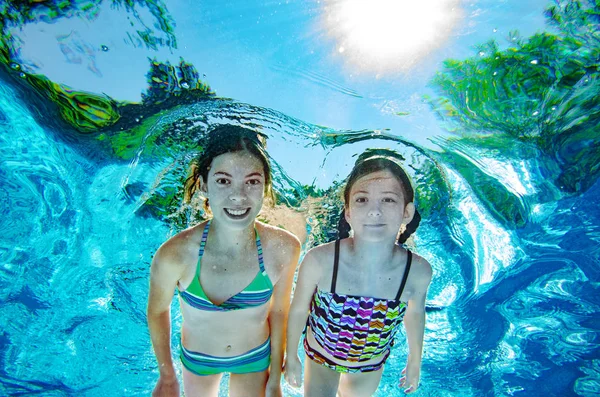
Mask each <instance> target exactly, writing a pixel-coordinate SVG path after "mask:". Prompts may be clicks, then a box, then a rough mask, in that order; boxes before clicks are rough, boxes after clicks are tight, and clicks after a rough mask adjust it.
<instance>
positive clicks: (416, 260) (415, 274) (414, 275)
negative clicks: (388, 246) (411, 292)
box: [402, 248, 433, 288]
mask: <svg viewBox="0 0 600 397" xmlns="http://www.w3.org/2000/svg"><path fill="white" fill-rule="evenodd" d="M402 249H404V248H402ZM407 251H408V250H407ZM411 253H412V264H411V267H410V273H409V279H410V280H411V281H412V282H414V283H415V284H417V285H422V286H424V287H425V288H426V287H427V286H429V283H430V282H431V278H432V276H433V270H432V268H431V264H429V262H428V261H427V259H425V258H423V257H422V256H421V255H419V254H416V253H414V252H413V251H411Z"/></svg>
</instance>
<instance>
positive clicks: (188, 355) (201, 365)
mask: <svg viewBox="0 0 600 397" xmlns="http://www.w3.org/2000/svg"><path fill="white" fill-rule="evenodd" d="M191 170H192V174H191V177H190V178H189V180H188V183H187V185H186V196H188V198H190V197H191V196H192V195H193V194H194V193H195V192H196V191H197V190H199V191H200V192H201V193H202V195H203V196H204V197H205V199H206V202H205V207H206V208H207V209H209V210H210V213H212V218H211V219H209V220H208V221H206V222H203V223H201V224H199V225H196V226H193V227H191V228H189V229H187V230H184V231H183V232H181V233H179V234H177V235H175V236H174V237H172V238H171V239H169V240H168V241H167V242H165V243H164V244H163V245H162V246H161V247H160V248H159V250H158V251H157V252H156V255H155V256H154V259H153V261H152V268H151V273H150V296H149V298H148V326H149V328H150V335H151V338H152V345H153V347H154V352H155V354H156V359H157V361H158V365H159V374H160V375H159V379H158V382H157V384H156V387H155V388H154V392H153V396H179V394H180V391H179V383H178V381H177V377H176V375H175V364H174V362H173V359H172V357H171V347H170V340H171V339H170V334H171V319H170V307H171V301H172V299H173V295H174V290H175V289H177V290H178V291H179V297H180V302H181V313H182V317H183V323H182V326H181V353H180V359H181V362H182V364H183V366H182V374H183V387H184V391H185V395H186V396H217V394H218V387H219V382H220V379H221V376H222V375H223V374H224V373H230V374H231V376H230V380H229V395H230V396H233V397H234V396H264V395H265V394H266V395H281V389H280V379H281V367H282V361H283V351H284V337H285V325H286V321H287V312H288V307H289V296H290V290H291V286H292V282H293V275H294V271H295V268H296V265H297V261H298V256H299V252H300V243H299V241H298V239H297V238H296V237H295V236H293V235H292V234H290V233H288V232H286V231H285V230H282V229H280V228H277V227H273V226H269V225H266V224H264V223H261V222H258V221H257V220H256V216H257V215H258V213H259V211H260V210H261V207H262V205H263V199H264V197H265V194H267V195H268V194H270V192H271V168H270V165H269V160H268V157H267V155H266V153H265V151H264V147H263V145H262V143H261V141H260V140H259V137H258V136H257V134H256V133H255V132H253V131H250V130H248V129H245V128H242V127H237V126H228V125H225V126H220V127H217V128H215V129H214V130H213V131H211V132H210V133H209V135H208V142H207V144H206V146H205V147H204V150H203V151H202V153H201V154H200V156H199V157H198V159H197V160H196V161H195V162H194V164H193V165H192V167H191Z"/></svg>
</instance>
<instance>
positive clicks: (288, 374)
mask: <svg viewBox="0 0 600 397" xmlns="http://www.w3.org/2000/svg"><path fill="white" fill-rule="evenodd" d="M284 371H285V372H284V377H285V381H286V382H287V383H288V384H289V385H290V386H292V387H295V388H298V387H300V386H302V363H301V362H300V359H299V358H298V356H297V355H296V354H294V355H292V356H287V357H286V359H285V368H284Z"/></svg>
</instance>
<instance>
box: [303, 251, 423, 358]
mask: <svg viewBox="0 0 600 397" xmlns="http://www.w3.org/2000/svg"><path fill="white" fill-rule="evenodd" d="M339 246H340V242H339V240H338V241H336V243H335V259H334V266H333V277H332V280H331V292H326V291H322V290H319V289H317V291H315V294H314V295H313V299H312V302H311V306H310V315H309V317H308V325H309V326H310V328H311V330H312V332H313V334H314V336H315V340H316V341H317V342H318V343H319V345H321V347H322V348H323V349H324V350H325V351H326V352H327V353H329V354H330V355H331V356H333V357H335V358H338V359H340V360H345V361H348V362H363V361H368V360H371V359H373V358H377V357H381V356H384V355H385V357H384V360H385V358H387V355H388V354H389V351H390V348H391V347H392V345H393V341H394V336H395V335H396V332H397V331H398V329H399V327H400V324H401V323H402V319H403V318H404V312H405V311H406V303H405V302H401V301H400V296H401V295H402V291H403V290H404V286H405V284H406V280H407V278H408V273H409V271H410V266H411V262H412V253H411V252H410V251H407V254H408V256H407V262H406V268H405V270H404V276H403V277H402V282H401V284H400V288H399V289H398V293H397V294H396V297H395V298H394V299H379V298H372V297H367V296H354V295H344V294H338V293H336V292H335V284H336V281H337V271H338V262H339Z"/></svg>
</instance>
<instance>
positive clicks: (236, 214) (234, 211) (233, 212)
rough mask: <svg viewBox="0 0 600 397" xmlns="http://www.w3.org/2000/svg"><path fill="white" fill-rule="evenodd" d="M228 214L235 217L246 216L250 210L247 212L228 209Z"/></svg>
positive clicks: (246, 210)
mask: <svg viewBox="0 0 600 397" xmlns="http://www.w3.org/2000/svg"><path fill="white" fill-rule="evenodd" d="M227 212H228V213H229V214H231V215H234V216H240V215H244V214H245V213H246V212H248V209H245V210H232V209H229V208H228V209H227Z"/></svg>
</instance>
